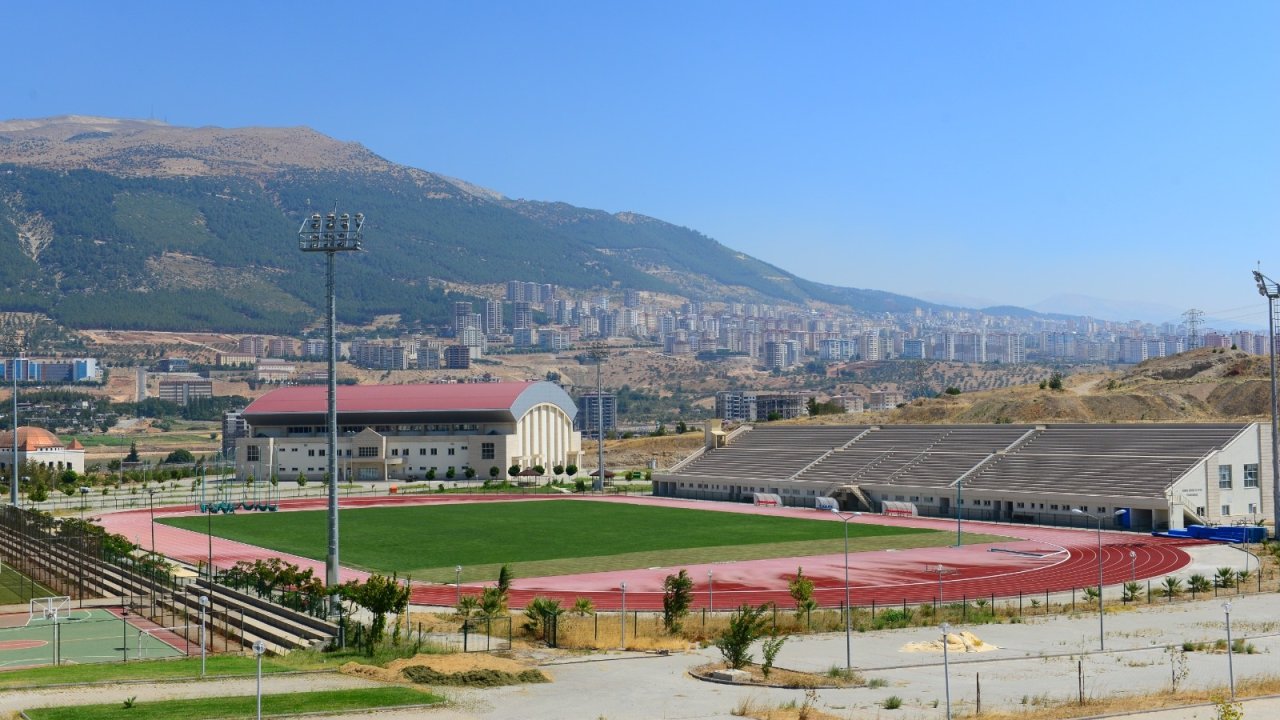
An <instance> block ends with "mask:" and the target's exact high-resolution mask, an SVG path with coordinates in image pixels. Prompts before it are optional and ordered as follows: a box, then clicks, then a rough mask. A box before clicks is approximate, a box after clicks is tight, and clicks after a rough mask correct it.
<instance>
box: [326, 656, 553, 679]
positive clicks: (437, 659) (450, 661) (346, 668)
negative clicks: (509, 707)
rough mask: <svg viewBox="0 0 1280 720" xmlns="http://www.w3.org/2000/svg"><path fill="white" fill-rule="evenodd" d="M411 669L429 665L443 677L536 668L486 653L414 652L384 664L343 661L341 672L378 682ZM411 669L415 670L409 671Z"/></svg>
mask: <svg viewBox="0 0 1280 720" xmlns="http://www.w3.org/2000/svg"><path fill="white" fill-rule="evenodd" d="M410 668H426V669H428V670H430V671H432V672H433V673H438V674H439V675H442V676H450V675H467V674H468V673H478V672H479V673H484V672H497V673H505V674H509V675H512V676H521V675H522V674H524V673H527V672H529V671H530V670H533V671H535V672H537V670H536V669H535V668H534V667H533V666H532V665H530V664H529V663H524V662H520V661H519V660H513V659H511V658H504V657H499V656H497V655H489V654H487V653H451V654H447V655H415V656H413V657H411V658H401V659H399V660H393V661H391V662H389V663H387V664H386V666H385V667H377V666H375V665H364V664H361V663H356V662H349V663H346V664H344V665H343V666H342V667H341V668H340V671H341V672H342V673H344V674H346V675H355V676H357V677H363V678H368V679H370V680H377V681H379V682H390V683H398V682H404V681H405V678H406V674H405V671H406V670H409V669H410ZM410 672H412V671H410Z"/></svg>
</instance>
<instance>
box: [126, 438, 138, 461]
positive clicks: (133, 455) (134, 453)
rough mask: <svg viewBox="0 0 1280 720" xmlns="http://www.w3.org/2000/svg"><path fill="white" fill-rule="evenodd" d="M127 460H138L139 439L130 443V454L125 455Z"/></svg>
mask: <svg viewBox="0 0 1280 720" xmlns="http://www.w3.org/2000/svg"><path fill="white" fill-rule="evenodd" d="M124 461H125V462H130V463H136V462H138V443H137V441H134V442H130V443H129V454H128V455H125V456H124Z"/></svg>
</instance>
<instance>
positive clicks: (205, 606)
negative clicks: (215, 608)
mask: <svg viewBox="0 0 1280 720" xmlns="http://www.w3.org/2000/svg"><path fill="white" fill-rule="evenodd" d="M208 611H209V596H208V595H201V596H200V677H204V674H205V657H206V654H207V653H206V648H205V630H204V627H205V617H206V613H207V612H208Z"/></svg>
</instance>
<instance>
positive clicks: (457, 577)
mask: <svg viewBox="0 0 1280 720" xmlns="http://www.w3.org/2000/svg"><path fill="white" fill-rule="evenodd" d="M453 587H454V589H455V590H456V592H455V593H454V598H455V600H456V602H455V603H454V607H462V566H461V565H455V566H454V567H453Z"/></svg>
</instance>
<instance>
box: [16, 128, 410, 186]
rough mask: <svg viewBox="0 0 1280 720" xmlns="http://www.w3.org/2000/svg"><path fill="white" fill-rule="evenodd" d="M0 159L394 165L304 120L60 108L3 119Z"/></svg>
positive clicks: (141, 164) (125, 168) (147, 168)
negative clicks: (204, 122) (159, 116)
mask: <svg viewBox="0 0 1280 720" xmlns="http://www.w3.org/2000/svg"><path fill="white" fill-rule="evenodd" d="M0 162H3V163H14V164H19V165H28V166H33V167H43V168H48V169H55V170H72V169H79V168H93V169H97V170H101V171H103V172H108V173H112V174H116V175H121V176H134V177H138V176H141V177H147V176H159V177H165V176H196V177H199V176H222V175H262V174H274V173H277V172H280V171H282V170H289V169H296V168H305V169H311V170H351V171H357V172H383V171H388V170H391V169H393V168H395V167H396V166H395V165H393V164H392V163H389V162H387V161H386V160H384V159H383V158H381V157H378V156H377V155H375V154H374V153H372V152H370V151H369V150H368V149H367V148H365V147H364V146H363V145H361V144H359V143H354V142H341V141H338V140H335V139H333V138H330V137H329V136H327V135H323V134H321V133H318V132H316V131H315V130H312V129H311V128H307V127H288V128H262V127H250V128H220V127H211V126H210V127H199V128H190V127H182V126H178V125H169V124H167V123H163V122H159V121H154V120H118V119H113V118H101V117H93V116H87V115H63V116H60V117H53V118H44V119H35V120H9V121H6V122H0Z"/></svg>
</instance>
